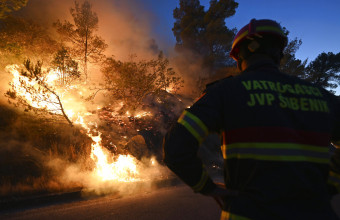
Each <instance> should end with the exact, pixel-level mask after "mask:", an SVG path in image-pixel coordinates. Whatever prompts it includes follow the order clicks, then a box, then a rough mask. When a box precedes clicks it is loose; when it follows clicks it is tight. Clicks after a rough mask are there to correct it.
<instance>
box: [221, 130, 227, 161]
mask: <svg viewBox="0 0 340 220" xmlns="http://www.w3.org/2000/svg"><path fill="white" fill-rule="evenodd" d="M221 150H222V155H223V159H225V160H226V159H227V140H226V135H225V131H222V146H221Z"/></svg>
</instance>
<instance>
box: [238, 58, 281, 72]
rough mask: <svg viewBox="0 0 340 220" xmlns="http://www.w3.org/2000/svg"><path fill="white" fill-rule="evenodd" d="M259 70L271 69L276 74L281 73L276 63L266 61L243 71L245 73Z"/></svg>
mask: <svg viewBox="0 0 340 220" xmlns="http://www.w3.org/2000/svg"><path fill="white" fill-rule="evenodd" d="M258 69H271V70H274V71H276V72H278V71H279V67H278V66H277V65H276V64H275V63H274V62H272V61H269V60H266V61H261V62H257V63H254V64H252V65H250V66H248V67H247V69H245V70H244V71H243V73H245V72H249V71H253V70H258Z"/></svg>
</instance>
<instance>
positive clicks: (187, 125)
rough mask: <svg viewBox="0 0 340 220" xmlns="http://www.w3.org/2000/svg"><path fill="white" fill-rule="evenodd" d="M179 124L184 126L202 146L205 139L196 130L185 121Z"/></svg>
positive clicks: (179, 121) (180, 121)
mask: <svg viewBox="0 0 340 220" xmlns="http://www.w3.org/2000/svg"><path fill="white" fill-rule="evenodd" d="M177 122H178V123H180V124H181V125H183V126H184V127H185V128H186V129H187V130H188V131H189V132H190V133H191V134H192V135H193V136H194V137H195V138H196V139H197V141H198V143H200V144H201V143H202V142H203V138H202V137H201V136H200V135H199V134H198V133H197V131H196V130H195V129H193V128H192V127H191V125H190V124H189V123H188V122H186V121H183V120H178V121H177Z"/></svg>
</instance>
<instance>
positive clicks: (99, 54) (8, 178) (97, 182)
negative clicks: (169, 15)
mask: <svg viewBox="0 0 340 220" xmlns="http://www.w3.org/2000/svg"><path fill="white" fill-rule="evenodd" d="M25 3H27V2H25ZM22 6H23V5H22ZM70 14H71V17H72V20H71V21H67V20H66V21H63V22H62V21H60V20H57V21H55V22H54V24H53V28H54V29H52V30H54V31H55V32H56V33H55V34H51V33H50V32H48V31H46V30H45V29H44V28H42V27H41V26H39V25H38V24H36V23H34V22H32V21H28V20H26V19H25V18H22V17H20V16H14V15H7V14H6V15H5V14H4V15H3V17H1V19H2V20H1V25H2V27H3V29H2V31H1V32H0V38H1V40H2V42H6V44H3V45H0V46H1V48H0V49H1V50H0V52H1V56H2V57H6V59H7V60H6V59H3V60H2V61H1V65H2V68H3V69H4V71H3V72H2V73H1V74H2V75H6V79H8V82H7V83H9V87H7V88H6V92H5V96H6V97H7V99H8V103H9V104H10V105H8V104H6V103H5V102H4V101H2V102H1V109H0V110H1V116H0V120H1V122H2V123H1V127H0V130H1V135H0V137H1V139H2V140H3V142H2V143H1V149H0V157H1V163H2V166H1V186H0V195H1V196H8V195H13V194H25V193H26V194H27V193H35V192H46V191H47V192H54V191H64V190H70V189H74V188H82V189H83V190H85V191H94V192H97V193H107V192H119V193H124V192H130V191H131V189H133V188H134V187H133V185H132V184H133V183H139V184H140V183H143V184H144V186H150V185H151V183H152V181H155V180H162V179H165V178H168V173H167V170H166V169H165V168H164V167H163V166H162V165H160V163H161V139H162V135H163V134H164V131H166V130H167V129H168V127H169V125H170V123H171V122H173V120H175V119H176V118H177V116H178V114H179V113H180V111H181V110H182V109H183V108H184V106H185V105H184V104H183V102H182V101H181V100H180V99H179V98H178V96H176V95H175V94H176V92H177V91H178V90H179V89H180V88H181V87H182V84H183V80H182V78H181V77H180V76H179V75H178V74H177V73H176V72H175V71H174V69H173V68H171V67H170V63H169V61H168V59H167V58H166V57H165V56H164V54H163V53H162V52H159V53H158V56H157V54H156V56H155V58H151V59H149V60H145V59H140V58H138V57H137V56H136V55H131V57H130V58H129V59H128V61H121V60H118V59H116V58H114V56H110V57H109V56H107V55H105V54H104V52H105V50H106V48H107V47H108V44H106V43H105V41H104V39H102V38H101V37H100V36H99V35H97V33H96V32H97V31H98V27H99V25H98V24H99V23H98V16H97V14H96V12H94V11H93V9H92V5H91V4H90V2H89V1H87V0H85V1H84V2H82V3H78V2H75V4H74V6H73V7H72V8H71V9H70ZM9 35H12V36H15V37H10V36H9ZM45 46H46V47H45ZM137 185H138V184H137Z"/></svg>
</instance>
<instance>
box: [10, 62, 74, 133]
mask: <svg viewBox="0 0 340 220" xmlns="http://www.w3.org/2000/svg"><path fill="white" fill-rule="evenodd" d="M24 67H25V69H22V70H21V72H20V73H19V72H18V71H17V70H12V71H11V72H12V73H13V74H16V76H14V78H15V79H16V81H14V82H12V83H11V86H12V91H11V90H9V91H8V92H7V93H6V95H7V96H8V97H9V98H11V99H16V100H17V101H18V104H21V105H23V106H26V107H27V108H28V109H33V110H35V111H36V112H37V111H41V110H42V111H44V112H49V113H53V114H58V115H62V116H63V117H64V118H65V119H66V120H67V122H68V123H69V124H70V125H71V126H73V123H72V122H71V120H70V119H69V118H68V116H67V115H66V112H65V110H64V107H63V104H62V102H61V99H60V96H59V94H58V93H57V92H56V91H55V88H53V86H51V85H50V84H49V82H50V81H53V80H54V79H53V78H52V79H51V78H50V77H49V75H48V74H47V72H46V71H42V63H41V62H40V61H38V62H37V64H36V65H33V64H32V63H31V61H30V60H29V59H27V60H25V62H24ZM12 68H15V66H12Z"/></svg>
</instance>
